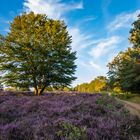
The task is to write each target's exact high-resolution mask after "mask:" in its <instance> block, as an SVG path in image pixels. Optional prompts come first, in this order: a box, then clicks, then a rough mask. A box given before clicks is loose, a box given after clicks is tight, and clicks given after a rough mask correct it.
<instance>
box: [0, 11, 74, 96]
mask: <svg viewBox="0 0 140 140" xmlns="http://www.w3.org/2000/svg"><path fill="white" fill-rule="evenodd" d="M71 42H72V39H71V36H70V35H69V34H68V31H67V26H66V25H65V23H64V21H60V20H53V19H49V18H47V16H46V15H43V14H34V13H33V12H31V13H29V14H26V13H23V14H22V15H20V16H17V17H15V18H14V20H13V22H12V23H11V25H10V32H9V33H8V35H7V36H6V37H5V41H4V45H1V49H0V53H1V55H0V60H1V61H0V71H1V72H3V73H4V74H3V75H1V76H2V78H1V81H2V82H3V83H4V84H5V85H7V86H12V87H21V88H28V87H34V88H35V91H36V93H37V94H41V93H42V92H43V91H44V89H45V88H46V87H47V86H54V87H55V86H67V85H70V84H71V82H72V81H73V80H75V79H76V77H74V72H75V70H76V65H75V63H74V61H75V59H76V53H75V52H72V49H71Z"/></svg>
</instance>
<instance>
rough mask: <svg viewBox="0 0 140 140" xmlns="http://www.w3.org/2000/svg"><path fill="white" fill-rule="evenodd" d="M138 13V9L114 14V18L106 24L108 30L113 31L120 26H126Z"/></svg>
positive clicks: (139, 12) (128, 25) (139, 11)
mask: <svg viewBox="0 0 140 140" xmlns="http://www.w3.org/2000/svg"><path fill="white" fill-rule="evenodd" d="M138 14H140V10H136V11H135V12H132V13H122V14H119V15H117V16H116V18H115V20H114V21H112V22H111V23H110V24H109V25H108V26H107V29H108V30H109V31H115V30H118V29H120V28H128V27H130V26H131V24H132V23H133V22H134V21H135V20H136V19H137V16H138Z"/></svg>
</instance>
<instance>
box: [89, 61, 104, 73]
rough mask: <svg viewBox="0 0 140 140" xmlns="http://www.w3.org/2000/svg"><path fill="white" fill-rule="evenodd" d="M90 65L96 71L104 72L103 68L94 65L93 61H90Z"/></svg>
mask: <svg viewBox="0 0 140 140" xmlns="http://www.w3.org/2000/svg"><path fill="white" fill-rule="evenodd" d="M89 64H90V65H91V67H93V68H95V69H96V70H99V71H100V70H102V68H101V66H100V65H99V64H96V63H94V62H93V61H90V62H89Z"/></svg>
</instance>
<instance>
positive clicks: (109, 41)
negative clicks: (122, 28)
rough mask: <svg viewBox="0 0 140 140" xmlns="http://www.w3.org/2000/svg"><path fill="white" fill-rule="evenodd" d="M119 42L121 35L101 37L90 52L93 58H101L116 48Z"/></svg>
mask: <svg viewBox="0 0 140 140" xmlns="http://www.w3.org/2000/svg"><path fill="white" fill-rule="evenodd" d="M119 43H120V37H118V36H112V37H109V38H106V39H101V40H100V41H99V42H98V43H97V44H95V47H94V48H92V49H91V51H90V52H89V54H90V55H91V56H92V57H93V58H99V57H101V56H103V55H105V54H107V53H109V52H110V51H112V50H113V49H115V47H116V46H117V44H119Z"/></svg>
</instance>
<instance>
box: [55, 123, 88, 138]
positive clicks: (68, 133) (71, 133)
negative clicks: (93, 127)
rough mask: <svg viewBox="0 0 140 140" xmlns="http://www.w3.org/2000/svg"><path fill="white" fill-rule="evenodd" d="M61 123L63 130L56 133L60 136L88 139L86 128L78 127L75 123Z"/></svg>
mask: <svg viewBox="0 0 140 140" xmlns="http://www.w3.org/2000/svg"><path fill="white" fill-rule="evenodd" d="M59 125H60V126H61V130H59V131H58V132H57V133H56V134H57V136H58V137H63V138H65V139H67V140H85V139H87V138H86V131H85V130H86V129H85V128H79V127H76V126H75V125H73V124H71V123H68V122H62V123H61V124H59Z"/></svg>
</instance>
